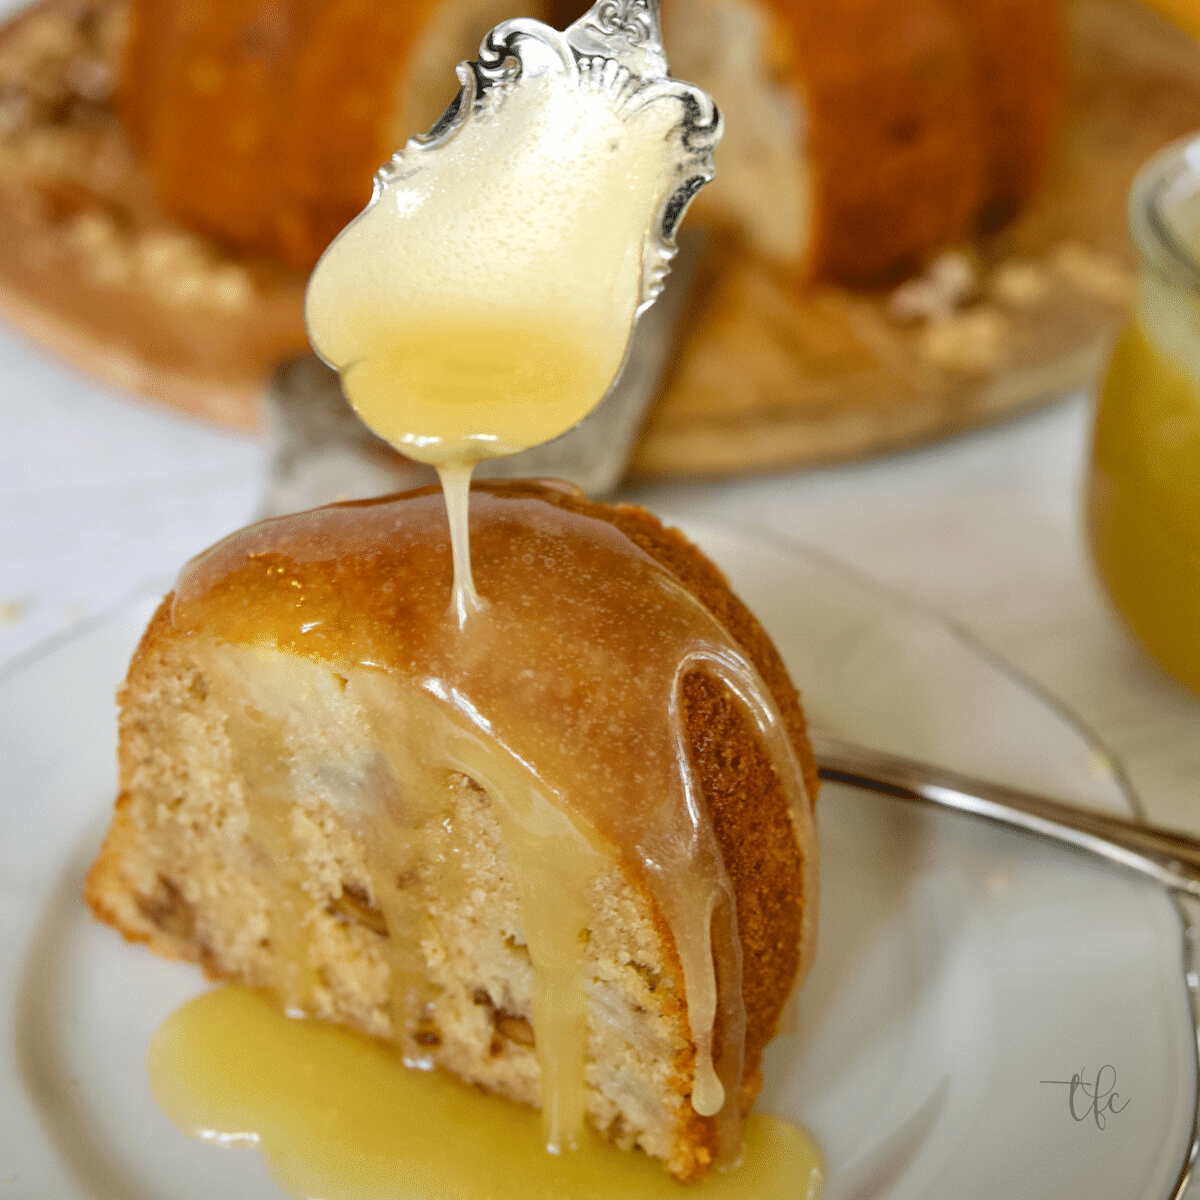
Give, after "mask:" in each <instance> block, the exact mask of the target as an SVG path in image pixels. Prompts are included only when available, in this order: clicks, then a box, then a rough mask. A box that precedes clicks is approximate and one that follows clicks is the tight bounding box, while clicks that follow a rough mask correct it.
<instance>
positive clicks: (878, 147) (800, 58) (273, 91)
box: [121, 0, 1065, 286]
mask: <svg viewBox="0 0 1200 1200" xmlns="http://www.w3.org/2000/svg"><path fill="white" fill-rule="evenodd" d="M587 7H588V6H587V4H586V2H585V0H408V2H406V3H397V4H384V5H380V4H374V3H370V2H369V0H282V2H279V3H271V4H258V3H256V4H235V3H228V2H226V0H189V2H188V3H181V2H179V0H131V5H130V34H129V40H128V43H127V50H126V55H125V62H124V69H123V72H122V82H121V105H122V111H123V113H124V116H125V121H126V125H127V127H128V129H129V132H130V136H131V138H132V140H133V142H134V144H135V146H136V147H137V149H138V150H139V152H140V154H141V157H142V159H143V161H144V163H145V165H146V168H147V170H148V171H149V174H150V176H151V178H152V180H153V182H154V187H155V190H156V194H157V196H158V199H159V202H160V203H161V205H162V207H163V208H164V210H165V211H166V212H167V213H169V214H170V215H172V216H173V217H175V218H177V219H179V220H182V221H184V222H185V223H187V224H189V225H191V226H193V227H194V228H196V229H198V230H200V231H202V232H205V233H207V234H209V235H210V236H212V237H213V238H215V239H216V240H218V241H220V242H223V243H224V244H226V245H228V246H230V247H233V248H236V249H239V250H242V251H246V252H254V253H259V254H267V255H271V256H275V257H277V258H280V259H282V260H284V261H286V262H288V263H290V264H292V265H293V266H295V267H299V268H301V269H308V268H310V267H311V266H312V265H313V264H314V263H315V262H316V260H317V257H318V256H319V255H320V253H321V251H322V250H323V249H324V247H325V246H326V245H327V244H328V243H329V241H330V240H331V239H332V238H333V236H334V235H335V234H336V233H337V232H338V231H339V230H340V229H341V228H342V227H343V226H344V225H345V224H346V223H347V222H348V221H349V220H350V219H351V218H352V217H354V216H355V215H356V214H357V213H358V212H359V210H360V209H361V208H362V207H363V205H364V204H365V203H366V201H367V199H368V198H369V196H370V186H371V183H370V181H371V177H372V174H373V172H374V171H375V170H376V168H377V167H378V166H379V164H380V163H382V162H384V161H386V159H387V158H388V157H389V156H390V155H391V154H392V152H393V151H394V150H395V149H396V147H397V146H399V145H401V144H403V142H404V140H405V139H406V138H407V137H409V136H410V135H412V134H414V133H421V132H424V131H425V130H426V129H428V128H429V126H430V125H431V124H432V123H433V121H434V120H435V119H436V117H437V116H438V114H439V113H440V112H441V110H442V109H443V108H444V107H445V105H446V103H447V102H448V101H449V99H450V98H451V91H452V89H453V79H452V76H451V68H452V67H453V64H454V63H455V62H456V61H458V60H460V59H464V58H474V57H476V55H477V52H478V47H479V42H480V38H481V37H482V35H483V34H484V33H486V31H487V30H488V29H490V28H491V27H492V26H493V25H495V24H497V23H498V22H499V21H500V20H502V19H506V18H509V17H515V16H533V17H537V18H539V19H541V20H544V21H546V22H547V23H550V24H554V25H556V26H558V27H560V28H562V27H564V26H566V25H567V24H568V23H569V22H571V21H572V20H574V19H576V18H577V17H579V16H580V15H581V14H582V13H583V12H584V11H585V10H586V8H587ZM662 22H663V37H664V42H665V47H666V51H667V57H668V60H669V62H670V64H671V69H672V72H673V73H674V74H675V75H676V76H677V77H678V78H681V79H688V80H691V81H692V82H694V83H697V84H699V85H700V86H701V87H703V88H705V89H706V90H708V91H709V92H710V93H711V94H712V95H713V96H714V97H715V98H716V100H717V102H718V104H719V105H720V106H721V108H722V110H723V111H724V113H725V116H726V122H725V130H726V132H725V137H724V141H723V143H722V146H721V149H720V152H719V154H718V157H717V177H716V180H715V182H714V183H713V185H712V186H710V187H709V188H707V189H706V190H705V193H704V195H703V196H702V197H701V198H700V200H699V201H698V203H697V206H696V210H695V214H694V216H693V223H695V221H696V220H697V219H707V220H708V222H709V223H710V224H714V225H717V226H720V227H722V228H732V229H733V230H735V231H736V233H737V236H738V238H739V239H740V240H741V241H742V242H744V249H745V250H746V251H748V252H750V253H752V254H756V255H760V256H762V257H764V258H765V259H767V260H769V261H770V262H771V263H773V264H775V265H776V266H777V267H779V268H782V269H785V270H787V271H789V272H791V273H792V274H794V275H796V276H799V277H810V278H811V277H816V278H826V279H833V280H837V281H840V282H843V283H847V284H850V285H854V286H858V285H875V284H879V283H886V282H888V281H894V280H895V279H897V278H900V277H902V276H903V275H905V274H906V273H908V272H911V271H913V270H914V269H916V268H918V267H920V266H921V265H922V263H924V262H925V261H926V260H928V259H929V258H931V257H932V256H933V255H934V254H936V253H937V252H938V251H939V250H940V249H942V248H944V247H945V246H947V245H949V244H952V243H954V242H956V241H962V240H968V239H971V238H973V237H974V236H976V235H977V234H979V233H981V232H989V231H991V230H992V229H994V228H996V227H997V226H998V225H999V224H1001V223H1003V221H1005V220H1006V219H1007V218H1009V217H1010V216H1012V215H1013V214H1014V213H1015V212H1016V210H1017V209H1018V208H1019V207H1020V205H1021V204H1022V202H1023V201H1024V200H1025V199H1026V198H1027V197H1028V195H1029V194H1030V192H1031V191H1032V190H1033V188H1034V187H1035V185H1036V183H1037V181H1038V179H1039V177H1040V174H1041V169H1042V166H1043V163H1044V162H1045V160H1046V158H1047V154H1048V152H1049V149H1050V145H1051V141H1052V139H1053V134H1054V128H1055V122H1056V117H1057V114H1058V111H1059V108H1060V107H1061V100H1062V92H1063V87H1064V62H1065V51H1064V45H1063V42H1064V33H1063V23H1062V14H1061V11H1060V6H1059V2H1058V0H838V2H837V3H835V4H828V3H824V2H823V0H663V3H662Z"/></svg>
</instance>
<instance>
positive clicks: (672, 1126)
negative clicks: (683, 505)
mask: <svg viewBox="0 0 1200 1200" xmlns="http://www.w3.org/2000/svg"><path fill="white" fill-rule="evenodd" d="M471 540H472V548H473V558H474V565H475V576H476V581H477V583H478V586H479V590H480V592H481V593H482V595H483V596H484V598H485V600H486V601H487V602H488V607H487V609H486V610H485V612H484V613H482V614H481V615H479V616H478V617H477V618H473V622H472V624H471V625H469V626H468V628H467V633H465V634H464V633H462V632H460V631H459V628H458V626H457V625H456V624H455V623H453V622H451V621H449V620H448V618H447V612H446V610H447V604H448V600H449V595H450V585H451V575H452V568H451V560H450V551H449V546H448V530H447V524H446V514H445V508H444V505H443V501H442V498H441V496H440V494H439V493H438V492H437V491H436V490H435V489H422V490H419V491H416V492H410V493H405V494H402V495H399V496H394V497H386V498H383V499H380V500H372V501H364V502H358V503H352V504H342V505H334V506H331V507H328V508H324V509H318V510H315V511H313V512H311V513H306V514H301V515H298V516H291V517H283V518H279V519H276V520H272V521H267V522H263V523H261V524H259V525H255V526H251V527H250V528H248V529H246V530H243V531H242V532H240V533H237V534H234V535H233V536H231V537H230V538H227V539H226V540H225V541H223V542H221V543H218V544H217V545H216V546H215V547H213V548H212V549H211V550H209V551H207V552H206V553H204V554H202V555H200V556H199V557H198V558H196V559H194V560H193V561H192V562H191V563H190V564H188V565H187V566H186V567H185V568H184V570H183V572H182V574H181V575H180V578H179V580H178V583H177V586H176V589H175V591H174V593H173V594H172V595H170V596H168V597H167V598H166V599H165V600H164V602H163V604H162V606H161V607H160V608H159V610H158V612H157V614H156V615H155V616H154V618H153V620H152V621H151V623H150V626H149V628H148V629H147V631H146V633H145V635H144V637H143V639H142V642H141V644H140V646H139V647H138V649H137V652H136V653H135V655H134V659H133V662H132V665H131V667H130V670H129V675H128V679H127V680H126V682H125V684H124V686H123V687H122V688H121V691H120V695H119V699H120V709H121V715H120V772H121V793H120V798H119V799H118V801H117V805H116V812H115V816H114V819H113V823H112V826H111V828H110V830H109V832H108V835H107V837H106V839H105V841H104V845H103V848H102V849H101V851H100V854H99V857H98V859H97V861H96V863H95V865H94V866H93V867H92V869H91V872H90V874H89V876H88V878H87V882H86V899H87V901H88V903H89V904H90V906H91V907H92V909H93V911H94V912H95V913H96V914H97V915H98V916H99V917H101V918H102V919H103V920H105V921H107V922H109V923H111V924H112V925H114V926H116V927H117V928H118V929H119V930H120V931H121V932H122V933H124V935H125V936H126V937H127V938H129V939H132V940H140V941H144V942H146V943H148V945H149V946H150V947H151V948H152V949H153V950H155V951H157V952H159V953H161V954H164V955H167V956H170V957H176V958H184V959H190V960H192V961H195V962H198V963H199V964H200V965H201V966H202V967H203V968H204V970H205V971H206V972H207V974H208V975H209V976H210V977H212V978H214V979H226V980H235V981H240V982H244V983H249V984H253V985H258V986H269V987H272V988H274V989H275V991H276V992H277V993H278V994H279V996H280V997H281V999H282V1001H283V1003H284V1004H285V1005H286V1006H287V1007H288V1008H289V1009H291V1010H293V1011H295V1012H302V1013H307V1014H311V1015H314V1016H317V1017H322V1018H325V1019H328V1020H332V1021H337V1022H343V1023H346V1024H349V1025H351V1026H354V1027H356V1028H358V1029H360V1030H363V1031H365V1032H367V1033H371V1034H375V1035H379V1036H381V1037H391V1038H394V1039H395V1040H396V1042H397V1043H398V1044H399V1046H400V1048H401V1051H402V1053H403V1056H404V1058H405V1059H406V1061H408V1062H409V1063H411V1064H415V1065H426V1066H428V1065H439V1066H442V1067H445V1068H447V1069H449V1070H450V1071H452V1072H454V1073H456V1074H457V1075H459V1076H461V1077H462V1078H464V1079H466V1080H469V1081H472V1082H474V1083H477V1084H480V1085H482V1086H483V1087H484V1088H487V1089H489V1090H491V1091H493V1092H497V1093H501V1094H503V1095H506V1096H509V1097H512V1098H515V1099H517V1100H521V1101H526V1102H529V1103H531V1104H539V1103H540V1104H541V1105H542V1106H543V1121H544V1123H546V1121H547V1110H550V1112H551V1118H550V1120H549V1123H548V1125H547V1129H548V1137H549V1139H550V1141H551V1142H554V1141H558V1142H559V1143H561V1142H563V1141H567V1140H569V1139H570V1137H571V1134H572V1131H573V1129H574V1128H576V1127H577V1126H578V1122H579V1120H582V1119H583V1118H584V1115H585V1114H586V1119H587V1120H588V1121H590V1122H591V1123H592V1124H593V1125H594V1126H595V1127H596V1128H597V1129H598V1130H600V1131H601V1132H602V1133H604V1134H605V1135H607V1136H608V1137H609V1138H610V1139H612V1140H613V1141H614V1142H616V1143H617V1144H619V1145H621V1146H624V1147H634V1146H637V1147H641V1148H642V1149H643V1150H645V1151H646V1152H648V1153H649V1154H651V1155H654V1156H657V1157H659V1158H661V1159H662V1160H664V1161H665V1163H666V1165H667V1167H668V1168H669V1170H670V1171H671V1172H672V1173H673V1174H674V1175H675V1176H676V1177H677V1178H679V1179H681V1180H690V1179H694V1178H696V1177H698V1176H699V1175H701V1174H702V1173H703V1172H704V1170H705V1169H706V1167H707V1166H708V1165H709V1164H710V1163H711V1162H712V1161H713V1160H714V1159H715V1158H717V1157H718V1156H720V1155H721V1154H722V1153H728V1152H729V1151H730V1145H731V1138H732V1137H733V1136H735V1130H736V1123H737V1120H738V1117H739V1114H740V1113H741V1112H743V1111H744V1110H745V1109H746V1108H748V1106H749V1104H750V1102H751V1101H752V1100H753V1097H754V1095H755V1093H756V1091H757V1088H758V1082H759V1074H758V1064H759V1058H760V1054H761V1051H762V1049H763V1047H764V1045H765V1043H766V1042H767V1040H768V1039H769V1038H770V1037H771V1036H772V1035H773V1033H774V1032H775V1028H776V1024H777V1021H778V1018H779V1015H780V1012H781V1010H782V1008H783V1006H784V1003H785V1001H786V999H787V997H788V995H789V993H790V991H791V989H792V987H793V985H794V984H795V983H796V982H797V980H798V979H799V978H800V977H802V976H803V974H804V971H805V970H806V968H807V965H808V962H809V959H810V956H811V953H812V947H813V929H814V924H815V912H816V861H817V847H816V841H815V832H814V824H813V801H814V798H815V796H816V788H817V779H816V773H815V767H814V763H813V759H812V755H811V751H810V750H809V747H808V742H807V739H806V734H805V724H804V717H803V714H802V712H801V708H800V704H799V699H798V696H797V693H796V691H795V688H794V687H793V685H792V683H791V682H790V680H789V678H788V676H787V673H786V670H785V668H784V666H783V664H782V662H781V660H780V658H779V656H778V654H777V652H776V651H775V649H774V648H773V646H772V645H771V643H770V641H769V640H768V638H767V636H766V634H765V633H764V631H763V630H762V628H761V627H760V626H759V625H758V623H757V622H756V621H755V619H754V617H753V616H752V615H751V614H750V613H749V612H748V611H747V610H746V609H745V607H744V606H743V605H742V604H741V603H740V602H739V601H738V600H737V599H736V598H735V597H734V596H733V594H732V593H731V592H730V590H729V588H728V586H727V584H726V582H725V580H724V579H723V578H722V576H721V575H720V573H719V571H718V570H717V569H716V568H715V567H714V566H713V565H712V564H711V563H709V562H708V561H707V559H705V558H704V556H703V555H702V554H701V553H700V552H699V551H698V550H696V549H695V548H694V547H693V546H692V545H690V544H689V543H688V542H687V541H686V540H685V539H684V538H683V537H682V536H681V535H680V534H678V533H677V532H674V531H672V530H669V529H666V528H664V527H663V526H662V525H660V524H659V523H658V522H657V521H656V520H655V519H654V518H653V517H651V516H650V515H649V514H647V513H645V512H644V511H642V510H640V509H636V508H631V507H606V506H603V505H599V504H595V503H592V502H589V501H587V500H585V499H584V498H583V497H582V495H581V494H580V493H578V492H576V491H575V490H574V489H570V488H569V487H568V486H567V485H551V484H539V483H530V482H516V483H506V484H501V483H489V484H486V485H479V486H477V488H476V489H475V491H474V492H473V495H472V504H471ZM464 639H465V640H464ZM554 1114H557V1115H556V1116H555V1115H554Z"/></svg>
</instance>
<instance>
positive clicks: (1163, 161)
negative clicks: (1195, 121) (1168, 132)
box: [1129, 133, 1200, 295]
mask: <svg viewBox="0 0 1200 1200" xmlns="http://www.w3.org/2000/svg"><path fill="white" fill-rule="evenodd" d="M1188 202H1191V203H1192V205H1193V206H1194V210H1193V216H1194V223H1195V226H1196V233H1197V234H1200V133H1194V134H1189V135H1188V136H1187V137H1183V138H1180V139H1179V140H1178V141H1176V142H1172V143H1171V144H1170V145H1169V146H1167V147H1166V148H1165V149H1163V150H1160V151H1159V152H1158V153H1157V154H1156V155H1155V156H1154V157H1153V158H1151V159H1150V160H1149V161H1148V162H1147V163H1145V165H1144V166H1143V167H1142V168H1141V170H1140V171H1138V173H1137V175H1136V176H1135V177H1134V181H1133V186H1132V187H1131V188H1130V191H1129V230H1130V233H1131V234H1132V236H1133V241H1134V244H1135V245H1136V246H1137V249H1138V253H1139V254H1140V255H1141V257H1142V259H1143V260H1144V261H1145V262H1146V263H1147V264H1148V265H1150V266H1152V267H1154V268H1155V269H1157V270H1158V271H1159V272H1160V273H1161V274H1162V275H1164V276H1165V277H1166V278H1167V279H1168V280H1170V281H1171V282H1172V283H1174V284H1175V285H1176V286H1182V287H1185V288H1187V289H1188V290H1189V291H1192V292H1195V293H1196V294H1197V295H1200V259H1198V256H1197V251H1196V249H1194V248H1193V247H1192V246H1191V245H1189V242H1188V239H1187V238H1186V237H1185V236H1184V234H1183V233H1182V232H1181V231H1180V229H1179V225H1178V221H1177V215H1176V212H1177V210H1178V209H1179V208H1180V207H1181V206H1182V205H1183V204H1186V203H1188Z"/></svg>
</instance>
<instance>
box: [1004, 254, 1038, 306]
mask: <svg viewBox="0 0 1200 1200" xmlns="http://www.w3.org/2000/svg"><path fill="white" fill-rule="evenodd" d="M1049 291H1050V277H1049V276H1048V275H1047V273H1046V269H1045V267H1042V266H1040V265H1038V264H1037V263H1033V262H1028V261H1026V260H1023V259H1015V258H1014V259H1011V260H1009V261H1008V262H1003V263H1001V264H1000V265H999V266H998V267H997V268H996V270H995V272H994V273H993V275H992V279H991V292H992V295H993V296H995V297H996V299H997V300H1000V301H1002V302H1003V303H1005V304H1011V305H1013V306H1014V307H1017V308H1025V307H1027V306H1028V305H1031V304H1036V303H1037V302H1038V301H1039V300H1043V299H1045V297H1046V294H1047V293H1048V292H1049Z"/></svg>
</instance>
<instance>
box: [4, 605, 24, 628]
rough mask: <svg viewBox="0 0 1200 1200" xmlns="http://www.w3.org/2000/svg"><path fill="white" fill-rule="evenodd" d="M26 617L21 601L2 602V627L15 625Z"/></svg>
mask: <svg viewBox="0 0 1200 1200" xmlns="http://www.w3.org/2000/svg"><path fill="white" fill-rule="evenodd" d="M24 615H25V605H23V604H22V603H21V602H20V601H19V600H0V625H15V624H16V623H17V622H18V621H19V620H20V619H21V618H22V617H23V616H24Z"/></svg>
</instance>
